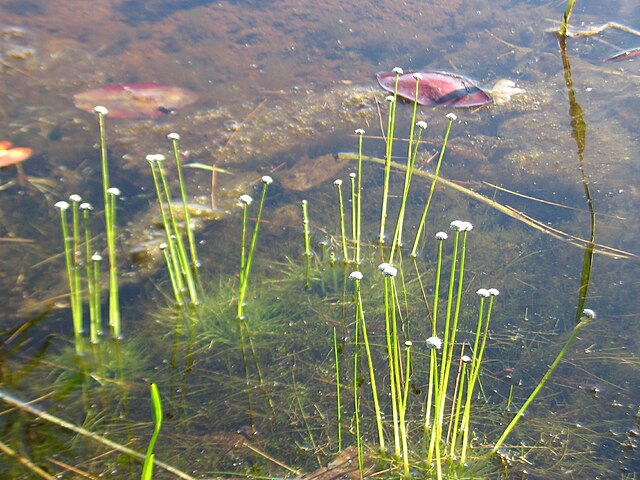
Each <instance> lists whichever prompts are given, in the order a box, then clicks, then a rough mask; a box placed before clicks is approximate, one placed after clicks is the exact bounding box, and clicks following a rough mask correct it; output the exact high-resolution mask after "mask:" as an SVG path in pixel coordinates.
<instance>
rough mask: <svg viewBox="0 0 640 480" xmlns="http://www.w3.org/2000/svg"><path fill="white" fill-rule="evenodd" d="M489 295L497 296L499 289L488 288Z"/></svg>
mask: <svg viewBox="0 0 640 480" xmlns="http://www.w3.org/2000/svg"><path fill="white" fill-rule="evenodd" d="M489 295H491V296H492V297H497V296H498V295H500V290H498V289H497V288H490V289H489Z"/></svg>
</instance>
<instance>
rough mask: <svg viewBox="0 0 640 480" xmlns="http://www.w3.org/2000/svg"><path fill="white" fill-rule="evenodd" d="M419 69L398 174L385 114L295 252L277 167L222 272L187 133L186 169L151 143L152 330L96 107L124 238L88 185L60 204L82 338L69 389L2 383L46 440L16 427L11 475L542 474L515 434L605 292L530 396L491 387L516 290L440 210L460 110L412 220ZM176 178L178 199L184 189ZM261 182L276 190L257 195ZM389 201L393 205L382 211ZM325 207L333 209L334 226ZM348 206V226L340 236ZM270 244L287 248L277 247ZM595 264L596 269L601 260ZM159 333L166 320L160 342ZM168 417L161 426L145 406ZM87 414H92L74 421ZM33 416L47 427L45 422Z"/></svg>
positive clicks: (310, 219) (66, 379) (242, 199)
mask: <svg viewBox="0 0 640 480" xmlns="http://www.w3.org/2000/svg"><path fill="white" fill-rule="evenodd" d="M403 75H405V73H404V72H403V71H402V69H399V68H396V69H394V70H393V76H394V79H395V80H394V82H393V83H394V88H393V91H392V95H390V96H389V97H387V99H386V101H387V107H388V114H387V118H386V119H385V120H386V129H385V138H386V141H385V142H384V155H383V157H384V158H383V159H382V160H383V163H384V165H383V168H382V169H381V170H382V179H381V182H380V184H379V188H376V189H371V190H366V191H365V189H364V188H363V185H362V178H363V177H364V176H365V175H368V174H370V173H371V172H372V171H373V170H375V172H376V173H379V172H380V168H379V167H377V166H376V164H375V163H374V162H371V161H370V157H368V156H365V155H364V152H365V146H366V145H365V140H366V132H365V131H364V130H363V129H358V130H356V132H355V139H356V141H357V144H356V145H355V147H356V153H354V154H353V160H354V162H356V163H355V165H357V166H356V167H355V168H354V170H355V171H354V172H352V173H351V174H350V175H349V181H348V182H343V181H342V179H336V180H335V181H334V186H335V187H336V192H335V193H336V195H335V197H334V199H335V201H334V203H333V205H330V206H328V207H327V206H325V205H316V204H315V203H314V202H313V201H308V200H307V199H303V200H302V201H301V202H300V207H301V212H300V217H299V230H300V232H301V235H299V244H298V246H297V247H296V248H295V251H301V250H303V251H304V254H303V255H302V256H299V255H291V253H290V252H289V251H287V249H286V248H285V246H284V245H283V252H273V251H272V250H273V249H272V248H268V249H262V248H261V247H260V238H261V231H262V228H261V224H262V222H263V221H264V213H265V211H266V209H268V208H269V204H268V199H269V194H270V185H271V184H272V182H273V181H274V179H273V178H271V177H270V176H266V175H265V176H263V177H262V178H261V179H260V181H259V182H258V185H257V186H256V187H255V188H251V189H249V190H248V191H247V193H244V194H242V195H240V196H239V198H238V207H237V208H238V216H237V217H240V220H237V218H235V219H234V218H232V219H228V220H227V223H228V222H232V221H234V220H237V222H238V223H239V226H238V227H237V229H236V230H235V232H237V237H236V239H235V241H234V242H232V243H231V245H228V246H227V248H226V249H225V250H224V251H225V255H226V254H229V255H231V253H229V252H233V254H232V255H233V257H234V258H237V259H238V260H237V262H236V263H235V265H236V269H235V270H234V271H233V272H227V274H226V275H221V276H220V278H219V279H216V278H207V275H206V272H205V271H204V270H203V269H202V266H201V264H200V255H199V254H198V252H197V251H196V249H197V245H198V241H197V238H196V232H195V231H194V229H193V228H192V223H191V220H190V210H189V206H188V194H187V192H186V190H185V185H184V184H185V182H184V179H183V172H182V171H181V166H180V165H181V158H180V157H181V154H180V148H179V144H178V142H179V141H182V138H181V136H180V135H178V134H176V133H172V134H170V135H169V141H170V142H171V146H172V151H173V154H174V160H175V168H173V169H172V171H175V175H176V176H177V179H172V178H171V177H170V176H169V174H168V168H167V166H166V164H167V162H166V160H167V159H166V157H165V156H164V155H162V154H149V155H148V156H147V161H148V162H149V166H150V169H151V175H152V182H153V187H154V191H155V195H156V198H157V202H158V205H159V207H160V216H161V218H160V219H159V221H160V222H161V223H162V226H163V230H164V238H163V239H162V241H161V242H158V245H157V248H158V249H160V250H162V255H163V257H164V260H165V265H166V270H165V275H164V276H162V277H159V278H158V279H157V280H156V281H157V284H156V287H155V295H157V296H158V297H159V298H160V302H159V303H160V306H158V302H157V301H156V302H155V306H154V307H153V308H152V309H151V310H152V311H150V312H147V317H148V318H146V319H145V321H146V322H148V323H149V324H150V325H151V326H150V327H148V328H147V329H146V330H145V331H143V332H140V333H137V332H135V331H134V328H133V326H132V325H129V324H128V323H125V322H123V321H122V317H123V315H121V313H122V312H123V310H124V309H125V308H126V307H125V306H124V305H123V304H122V303H121V302H120V286H119V280H120V279H119V275H118V267H119V255H118V245H117V223H118V221H117V216H116V211H117V208H116V203H115V198H117V197H118V196H119V194H120V192H119V191H118V190H117V188H115V187H113V186H112V185H111V183H110V177H109V165H108V155H107V142H106V131H107V129H108V123H107V120H108V117H109V110H108V109H106V108H104V107H95V108H94V111H95V113H96V115H97V120H98V128H99V137H100V151H101V165H102V175H103V187H104V192H103V202H104V205H103V209H104V214H103V215H104V225H105V227H104V234H100V235H99V236H98V240H99V241H100V242H102V241H103V239H104V243H105V245H104V246H101V247H100V248H98V249H96V248H95V245H96V239H95V237H94V233H95V232H93V230H92V229H91V228H90V225H91V220H90V219H91V217H90V212H91V211H92V207H90V206H86V205H85V206H84V207H83V203H82V199H81V198H80V197H79V196H78V195H72V196H71V197H69V201H70V203H69V202H67V201H66V200H65V201H61V202H58V204H57V207H58V208H59V213H60V224H61V230H62V245H63V247H64V258H65V267H66V268H65V269H66V274H67V280H68V286H69V304H70V309H69V311H70V316H71V324H72V325H73V331H74V342H73V345H74V346H73V347H70V348H69V350H67V351H65V352H63V353H61V355H60V357H59V358H58V360H57V364H56V365H55V366H54V367H53V368H52V372H51V373H50V374H49V375H50V376H51V378H54V377H55V380H56V381H55V382H51V384H50V385H49V386H48V387H47V388H46V389H44V390H45V391H42V390H41V392H40V395H44V396H45V397H51V399H52V400H51V405H52V408H51V409H47V410H46V411H45V409H43V408H41V407H39V406H37V407H36V406H33V405H30V403H31V402H29V401H27V399H24V400H23V399H19V398H16V397H15V396H13V395H12V394H11V393H9V392H2V394H1V395H0V399H1V400H3V401H4V402H5V403H7V404H9V405H10V406H11V407H12V408H17V409H19V410H20V411H21V412H22V413H23V414H24V417H23V416H22V415H18V416H17V417H16V418H14V419H12V420H11V421H6V422H5V424H4V428H5V432H8V433H10V432H17V431H21V430H27V431H28V432H29V433H30V434H31V435H33V438H32V440H30V441H29V442H28V443H24V442H20V441H16V442H15V443H14V444H13V445H9V444H3V446H4V447H6V448H4V449H3V450H4V451H5V453H6V454H7V455H9V456H10V457H12V458H13V459H14V460H15V464H13V465H12V466H11V467H9V470H8V471H10V472H11V474H13V475H14V476H16V477H17V475H19V474H20V473H19V472H21V471H23V469H28V470H29V471H30V472H31V473H32V474H35V475H38V476H40V477H42V478H49V477H51V474H50V473H48V471H53V470H54V467H52V466H51V465H52V464H53V465H55V469H62V470H56V471H63V470H68V471H72V472H75V471H79V472H82V474H83V475H85V474H86V475H109V478H137V477H139V476H142V477H141V478H152V477H153V478H175V477H178V478H186V479H189V478H196V477H195V476H192V473H193V472H197V475H196V476H201V475H202V474H204V475H215V476H222V475H224V476H234V475H235V476H254V477H258V476H260V477H265V476H269V477H272V476H281V475H282V472H283V471H284V472H287V473H286V474H287V475H290V476H292V477H293V478H302V477H305V475H304V472H314V473H312V474H311V476H314V477H317V478H329V477H330V476H334V475H348V476H349V478H365V477H372V476H382V477H384V478H387V477H388V478H391V477H394V478H395V477H397V476H402V477H404V478H410V477H416V478H438V479H444V478H497V477H498V476H499V475H504V476H506V477H509V476H512V475H513V476H519V475H522V474H523V472H522V471H523V470H524V469H526V467H523V465H526V459H525V457H526V452H524V451H523V450H527V447H525V446H523V445H522V444H515V445H511V444H509V438H510V436H511V435H512V433H513V432H514V431H517V429H518V427H519V423H520V422H523V421H526V420H528V419H527V417H526V415H525V413H526V412H527V409H528V407H529V406H530V405H531V404H532V403H533V402H534V401H535V399H536V398H537V397H538V395H539V394H540V393H541V391H542V389H543V387H544V385H545V383H546V382H547V380H548V379H549V378H550V377H551V376H552V374H553V373H554V371H555V370H556V369H557V367H558V365H559V364H560V363H561V361H562V360H563V358H564V356H565V354H566V353H567V352H568V350H569V347H570V346H571V345H572V343H573V342H574V341H576V339H577V337H578V334H579V333H580V332H581V331H582V329H583V328H584V327H586V326H588V325H589V324H590V323H591V322H592V321H593V320H594V319H595V312H593V311H592V310H590V309H589V308H584V299H585V298H586V294H585V295H584V296H583V297H581V301H580V302H579V303H578V306H579V307H578V312H577V314H576V321H575V322H574V324H573V327H572V328H571V330H570V332H568V333H567V334H566V336H565V338H564V341H563V343H562V345H560V346H558V348H557V350H556V352H555V359H553V360H552V359H551V358H553V356H552V357H551V358H549V359H547V361H548V362H549V365H550V366H549V368H548V370H547V371H546V373H545V374H544V375H543V376H542V377H541V378H540V379H539V381H538V383H537V385H536V386H535V387H534V388H532V389H531V390H530V391H529V392H527V393H528V396H526V397H525V398H515V397H514V396H513V395H512V394H513V391H512V390H511V391H510V392H509V397H508V400H507V402H506V405H496V404H491V403H490V402H489V401H487V395H486V390H485V385H489V384H490V383H491V382H492V380H491V379H489V378H487V377H486V376H485V375H483V371H484V370H485V367H484V366H485V364H486V361H487V357H488V355H489V353H490V352H491V351H492V349H491V345H492V340H493V338H492V329H491V325H492V323H491V322H492V317H494V315H495V312H497V311H499V310H500V309H501V308H502V302H501V301H500V299H499V293H500V292H499V290H498V288H496V287H499V285H494V284H486V285H477V286H476V285H475V284H476V282H475V281H474V280H472V279H470V278H469V277H468V276H467V273H468V271H467V269H468V263H467V262H468V261H469V259H470V258H472V257H473V255H474V237H475V236H477V235H482V232H481V231H480V232H478V230H481V229H478V228H474V226H473V224H472V223H470V222H469V221H466V220H460V219H456V218H452V219H450V221H449V222H447V223H444V224H443V225H444V226H443V225H440V224H438V225H432V223H433V221H432V216H433V213H432V212H431V213H430V211H432V209H433V203H432V200H434V192H436V190H437V187H438V180H439V171H440V167H441V165H442V163H443V162H444V161H445V156H446V149H447V142H448V138H449V134H450V131H451V129H452V128H455V122H456V120H457V117H456V115H455V114H452V113H448V114H446V119H447V120H448V122H447V127H446V130H445V132H444V135H443V140H442V143H441V147H440V150H439V154H438V155H437V160H436V163H435V165H434V173H433V174H432V175H431V177H430V184H429V187H428V189H427V191H426V192H422V193H423V195H421V196H420V197H419V198H420V201H421V202H422V203H423V205H422V208H421V209H420V210H421V215H420V216H419V222H417V228H415V229H413V228H409V227H408V223H409V222H408V220H407V218H408V217H407V212H408V210H409V206H410V205H412V204H414V203H415V201H410V198H412V195H413V194H415V189H414V188H412V181H413V179H414V174H417V173H418V171H417V169H416V159H417V157H418V151H419V149H420V147H421V145H423V141H424V137H425V136H426V135H429V134H430V132H429V130H428V125H427V123H426V121H425V120H422V119H418V116H417V105H418V97H419V95H418V94H417V93H418V92H419V90H420V85H421V81H422V80H423V76H422V75H421V74H417V73H413V74H412V75H411V79H412V81H413V88H414V93H416V94H414V95H413V97H412V98H413V99H414V101H413V110H412V118H411V121H410V124H409V133H408V138H407V139H402V138H399V137H398V135H397V133H396V113H397V108H398V98H399V97H400V92H399V87H398V85H399V79H400V78H401V77H403ZM186 141H188V139H187V140H186ZM400 148H406V152H402V153H401V155H405V156H406V163H405V164H404V165H403V166H402V168H401V169H400V172H401V177H402V181H401V188H400V193H399V194H398V192H397V191H396V190H397V187H398V184H397V183H395V182H394V181H393V180H394V176H395V174H394V171H395V169H397V167H396V166H394V171H392V163H395V162H393V161H392V159H394V158H396V157H397V155H398V150H399V149H400ZM418 177H419V175H416V178H418ZM275 180H276V181H277V175H276V179H275ZM175 183H177V184H178V188H179V190H180V197H179V199H178V200H177V201H176V200H174V196H173V195H172V194H171V187H172V186H173V185H174V184H175ZM150 186H151V185H150ZM174 188H175V187H174ZM150 189H151V188H150ZM254 190H255V191H256V192H255V193H257V194H258V196H259V201H256V202H254V199H253V196H252V195H250V194H254ZM345 199H347V200H346V201H345ZM374 204H375V205H376V206H377V207H376V210H377V211H376V212H375V215H373V216H371V215H369V212H370V207H371V206H372V205H374ZM69 210H71V218H70V219H68V218H67V215H68V211H69ZM179 212H180V214H178V213H179ZM316 216H317V217H318V218H321V219H322V220H323V221H325V220H326V219H332V220H329V221H328V225H326V226H322V227H316V225H317V222H316V220H315V217H316ZM437 218H438V220H437V221H438V222H442V220H441V217H437ZM329 224H333V225H337V226H338V228H337V229H336V233H335V234H334V233H333V232H334V229H333V226H331V225H329ZM312 226H313V227H314V228H313V229H312V228H311V227H312ZM427 226H429V227H430V228H427ZM431 229H435V230H438V231H437V233H436V234H435V235H432V236H430V238H428V237H427V234H426V233H425V232H427V231H430V230H431ZM315 230H320V231H324V232H330V233H328V235H327V238H328V239H323V241H321V242H320V243H317V244H316V242H315V240H314V236H315V235H316V233H315V232H314V231H315ZM338 232H339V233H338ZM408 237H409V238H408ZM409 247H411V248H409ZM98 251H100V252H105V253H106V255H107V256H108V261H109V265H110V267H109V274H108V280H107V281H103V280H102V275H101V271H100V266H99V265H100V261H101V260H102V258H101V255H99V254H98V253H97V252H98ZM269 254H271V255H273V256H275V257H276V258H277V259H278V260H273V259H271V260H265V259H264V258H265V256H268V255H269ZM96 255H98V256H99V257H100V258H97V257H96ZM283 257H284V260H283V259H282V258H283ZM425 257H426V258H429V259H430V261H429V262H425V261H424V258H425ZM232 263H233V262H232ZM256 272H259V273H261V275H260V276H258V275H257V274H256ZM584 278H587V282H586V283H587V286H588V272H587V273H586V274H585V273H584V272H583V279H584ZM470 283H471V284H472V285H473V286H472V287H470V286H469V284H470ZM85 285H86V286H85ZM582 286H583V287H584V283H583V285H582ZM473 290H475V294H474V293H473ZM583 290H585V292H586V287H584V288H583ZM103 294H104V295H105V297H104V298H109V301H108V310H109V316H108V318H109V320H108V325H109V328H108V330H109V335H105V334H103V333H102V330H103V327H102V320H101V318H102V317H101V312H102V310H103V305H102V303H103V301H102V298H103V297H102V295H103ZM85 302H87V303H88V304H89V317H90V318H89V325H90V331H89V342H86V335H85V332H84V329H85V327H84V324H85V319H84V317H83V314H84V303H85ZM139 336H144V337H148V338H146V340H147V342H148V344H147V347H143V346H141V343H140V338H139ZM34 368H35V367H34ZM40 368H42V366H40ZM49 368H51V367H49ZM149 383H151V385H152V387H151V393H149V386H148V384H149ZM76 390H79V391H80V392H81V394H80V395H79V396H78V398H74V397H75V395H74V393H73V392H74V391H76ZM149 396H151V398H152V402H150V400H149ZM161 398H162V401H161V400H160V399H161ZM62 403H64V404H65V405H61V404H62ZM151 405H153V407H151ZM65 407H66V408H65ZM151 415H153V418H154V423H153V426H151V424H146V423H145V424H141V423H136V422H135V421H134V420H129V419H130V418H147V419H148V418H150V417H151ZM69 416H73V417H74V418H75V422H70V421H68V420H64V419H63V417H69ZM33 417H35V418H38V419H39V420H38V422H44V423H45V425H47V426H46V428H41V429H39V430H37V431H36V430H35V424H36V423H37V422H36V421H35V420H34V419H33ZM529 425H530V428H532V427H531V425H532V423H530V424H529ZM161 426H162V429H161ZM63 431H64V432H67V433H65V435H70V434H69V433H68V432H69V431H70V432H73V434H74V435H77V437H76V442H74V443H77V444H78V445H74V446H73V447H72V448H70V449H68V448H65V445H64V441H56V442H53V441H51V438H55V437H56V435H60V434H61V432H63ZM152 432H153V433H152ZM147 438H149V440H147ZM81 439H82V440H81ZM115 439H118V440H115ZM100 444H101V445H103V447H98V445H100ZM104 446H106V447H107V448H108V449H109V450H108V451H105V450H103V448H104ZM38 447H39V448H38ZM544 447H545V445H544V444H543V446H542V448H544ZM145 448H146V449H147V454H146V455H145V454H144V453H142V451H143V450H144V449H145ZM194 449H200V450H201V452H200V453H195V452H194ZM549 450H551V448H550V447H549ZM56 451H59V452H61V453H63V454H64V455H63V458H64V460H59V459H56V462H58V463H55V462H51V461H50V460H49V459H50V458H51V457H52V455H53V453H52V452H56ZM109 452H118V453H112V454H109ZM183 452H186V453H185V454H183ZM541 456H543V455H541ZM550 456H551V455H550ZM79 458H81V459H80V460H79ZM333 458H335V461H334V462H332V463H331V464H330V465H329V467H325V465H327V464H328V463H330V460H331V459H333ZM345 458H350V459H352V462H351V463H350V462H349V461H348V460H345ZM82 459H86V461H83V460H82ZM520 459H522V460H520ZM143 461H144V472H143V464H142V462H143ZM69 463H73V464H74V466H70V465H69ZM336 464H337V465H341V466H340V467H336ZM45 465H46V466H45ZM189 472H192V473H189ZM167 475H168V476H167ZM305 478H308V477H305Z"/></svg>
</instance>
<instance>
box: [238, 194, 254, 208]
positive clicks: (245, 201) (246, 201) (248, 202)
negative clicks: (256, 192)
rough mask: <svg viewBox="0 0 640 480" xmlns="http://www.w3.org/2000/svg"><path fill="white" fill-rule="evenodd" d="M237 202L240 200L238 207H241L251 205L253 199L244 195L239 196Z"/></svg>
mask: <svg viewBox="0 0 640 480" xmlns="http://www.w3.org/2000/svg"><path fill="white" fill-rule="evenodd" d="M238 200H240V205H241V206H242V205H243V204H244V205H247V206H249V205H251V203H252V202H253V198H251V196H250V195H247V194H244V195H240V197H239V198H238Z"/></svg>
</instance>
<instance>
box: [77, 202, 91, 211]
mask: <svg viewBox="0 0 640 480" xmlns="http://www.w3.org/2000/svg"><path fill="white" fill-rule="evenodd" d="M80 209H81V210H93V205H91V204H90V203H88V202H83V203H81V204H80Z"/></svg>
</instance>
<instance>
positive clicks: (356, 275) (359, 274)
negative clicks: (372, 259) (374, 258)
mask: <svg viewBox="0 0 640 480" xmlns="http://www.w3.org/2000/svg"><path fill="white" fill-rule="evenodd" d="M362 278H363V275H362V272H358V271H357V270H356V271H355V272H351V273H350V274H349V280H351V281H352V282H353V281H356V280H362Z"/></svg>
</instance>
